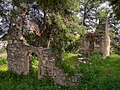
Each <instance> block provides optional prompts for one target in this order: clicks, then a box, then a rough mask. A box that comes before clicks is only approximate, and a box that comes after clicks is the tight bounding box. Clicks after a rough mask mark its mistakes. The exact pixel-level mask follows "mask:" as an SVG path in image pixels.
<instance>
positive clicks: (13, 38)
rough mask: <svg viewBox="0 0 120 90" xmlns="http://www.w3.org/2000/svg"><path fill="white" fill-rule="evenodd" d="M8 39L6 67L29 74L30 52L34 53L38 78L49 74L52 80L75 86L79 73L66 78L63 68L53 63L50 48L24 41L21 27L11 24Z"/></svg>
mask: <svg viewBox="0 0 120 90" xmlns="http://www.w3.org/2000/svg"><path fill="white" fill-rule="evenodd" d="M9 34H10V35H9V39H8V45H7V54H8V56H7V59H8V68H9V70H10V71H13V72H16V73H18V74H23V75H29V66H30V65H29V64H30V59H31V58H30V56H29V55H30V54H31V53H34V54H36V55H37V56H38V59H39V64H38V79H41V78H42V77H44V76H46V75H49V76H50V77H51V78H53V80H54V81H55V82H56V83H57V84H59V85H64V86H67V85H69V86H75V85H77V84H78V80H77V78H78V77H80V75H79V74H75V75H74V76H72V77H71V78H68V79H66V77H68V76H67V74H66V73H64V70H62V69H59V68H58V67H56V65H55V59H54V57H52V56H51V50H50V49H48V48H43V47H34V46H31V45H29V44H27V43H26V40H25V39H24V37H23V35H22V32H21V29H20V28H19V27H17V26H12V28H11V29H10V30H9Z"/></svg>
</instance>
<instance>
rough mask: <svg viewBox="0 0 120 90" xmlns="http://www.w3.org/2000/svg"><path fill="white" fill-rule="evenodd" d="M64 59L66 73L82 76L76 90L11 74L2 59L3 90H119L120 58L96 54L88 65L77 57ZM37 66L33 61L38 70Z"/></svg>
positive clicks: (0, 77) (69, 55)
mask: <svg viewBox="0 0 120 90" xmlns="http://www.w3.org/2000/svg"><path fill="white" fill-rule="evenodd" d="M63 58H64V59H63V60H62V64H63V67H64V69H65V71H66V72H68V73H69V74H73V73H76V72H79V73H82V74H83V77H82V79H81V80H80V82H79V85H78V86H77V87H75V88H68V87H63V86H59V85H57V84H55V83H54V82H53V80H52V79H50V77H46V78H43V79H41V80H38V79H37V78H35V77H34V76H33V75H29V76H23V75H17V74H14V73H12V72H9V71H8V68H7V60H6V59H3V58H2V59H0V90H120V56H118V55H111V56H109V57H107V58H106V59H105V60H102V59H101V55H100V54H99V53H96V54H93V55H92V57H91V60H90V61H89V62H88V63H80V62H79V61H78V60H77V54H72V53H65V54H63ZM34 59H35V58H34ZM37 63H38V62H37V61H35V60H34V61H33V65H34V67H35V68H34V69H35V70H36V69H37V67H36V65H37ZM35 72H36V71H33V73H35Z"/></svg>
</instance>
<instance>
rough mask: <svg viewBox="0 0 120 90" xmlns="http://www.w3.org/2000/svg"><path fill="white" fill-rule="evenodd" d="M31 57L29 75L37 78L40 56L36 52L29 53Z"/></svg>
mask: <svg viewBox="0 0 120 90" xmlns="http://www.w3.org/2000/svg"><path fill="white" fill-rule="evenodd" d="M28 57H29V75H30V76H31V77H34V78H37V76H38V63H39V58H38V56H37V55H36V54H35V53H28Z"/></svg>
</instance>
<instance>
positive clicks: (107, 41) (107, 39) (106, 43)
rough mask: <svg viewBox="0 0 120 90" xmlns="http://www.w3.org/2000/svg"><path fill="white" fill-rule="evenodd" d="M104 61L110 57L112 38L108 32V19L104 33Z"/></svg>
mask: <svg viewBox="0 0 120 90" xmlns="http://www.w3.org/2000/svg"><path fill="white" fill-rule="evenodd" d="M102 52H103V57H102V58H103V59H105V58H106V57H107V56H109V55H110V36H109V30H108V19H106V24H105V31H104V40H103V50H102Z"/></svg>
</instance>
